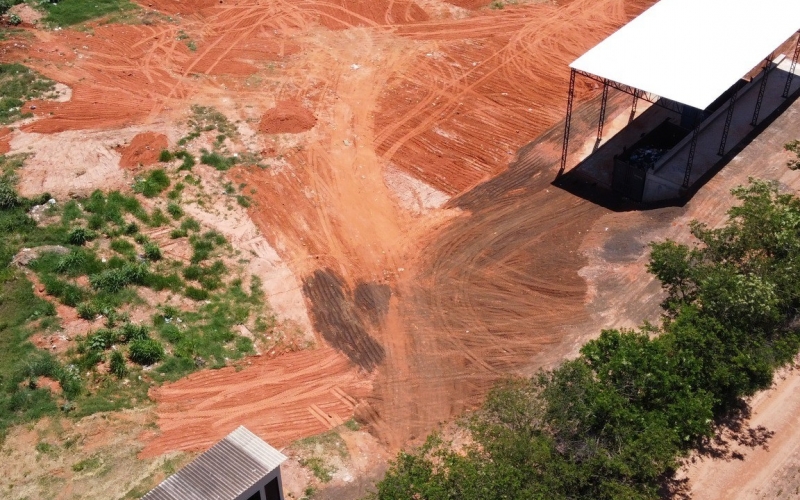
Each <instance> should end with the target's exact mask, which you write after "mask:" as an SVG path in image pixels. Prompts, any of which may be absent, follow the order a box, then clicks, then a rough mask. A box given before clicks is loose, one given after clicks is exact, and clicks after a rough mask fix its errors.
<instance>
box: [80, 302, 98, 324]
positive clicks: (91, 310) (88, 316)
mask: <svg viewBox="0 0 800 500" xmlns="http://www.w3.org/2000/svg"><path fill="white" fill-rule="evenodd" d="M77 312H78V316H79V317H81V318H82V319H85V320H89V321H94V319H95V318H97V316H98V315H99V314H100V310H99V309H98V308H97V305H96V304H93V303H92V302H81V303H80V304H78V307H77Z"/></svg>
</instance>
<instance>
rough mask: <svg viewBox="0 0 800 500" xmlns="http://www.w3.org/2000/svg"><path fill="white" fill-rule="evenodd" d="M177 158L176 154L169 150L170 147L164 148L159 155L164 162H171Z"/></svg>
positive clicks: (159, 159) (159, 158)
mask: <svg viewBox="0 0 800 500" xmlns="http://www.w3.org/2000/svg"><path fill="white" fill-rule="evenodd" d="M174 159H175V156H174V155H173V154H172V153H171V152H170V151H169V149H162V150H161V153H160V154H159V155H158V161H160V162H162V163H169V162H171V161H172V160H174Z"/></svg>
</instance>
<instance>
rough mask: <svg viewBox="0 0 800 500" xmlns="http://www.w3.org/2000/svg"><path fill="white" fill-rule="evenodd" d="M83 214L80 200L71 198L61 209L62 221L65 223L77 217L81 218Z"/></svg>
mask: <svg viewBox="0 0 800 500" xmlns="http://www.w3.org/2000/svg"><path fill="white" fill-rule="evenodd" d="M82 215H83V210H81V207H80V206H79V205H78V202H77V201H75V200H69V201H68V202H66V203H65V204H64V208H63V209H62V210H61V222H63V223H64V224H69V223H70V222H72V221H74V220H75V219H79V218H80V217H81V216H82Z"/></svg>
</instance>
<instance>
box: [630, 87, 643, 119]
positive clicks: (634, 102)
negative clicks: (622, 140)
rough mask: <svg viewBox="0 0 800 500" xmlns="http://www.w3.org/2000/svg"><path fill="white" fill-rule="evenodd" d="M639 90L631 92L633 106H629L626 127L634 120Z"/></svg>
mask: <svg viewBox="0 0 800 500" xmlns="http://www.w3.org/2000/svg"><path fill="white" fill-rule="evenodd" d="M641 92H642V91H641V90H638V89H636V90H634V91H633V104H631V116H629V117H628V125H630V123H631V122H632V121H633V119H634V118H636V106H637V105H638V104H639V94H640V93H641Z"/></svg>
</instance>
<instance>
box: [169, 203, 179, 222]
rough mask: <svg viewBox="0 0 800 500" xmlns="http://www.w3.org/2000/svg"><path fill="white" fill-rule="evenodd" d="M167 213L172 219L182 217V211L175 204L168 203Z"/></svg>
mask: <svg viewBox="0 0 800 500" xmlns="http://www.w3.org/2000/svg"><path fill="white" fill-rule="evenodd" d="M167 212H168V213H169V214H170V215H171V216H172V218H173V219H175V220H178V219H180V218H181V217H183V209H182V208H181V207H180V205H178V204H177V203H170V204H169V205H167Z"/></svg>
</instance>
